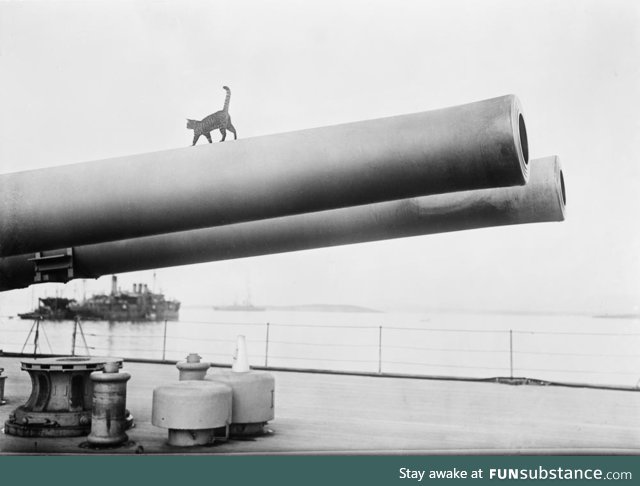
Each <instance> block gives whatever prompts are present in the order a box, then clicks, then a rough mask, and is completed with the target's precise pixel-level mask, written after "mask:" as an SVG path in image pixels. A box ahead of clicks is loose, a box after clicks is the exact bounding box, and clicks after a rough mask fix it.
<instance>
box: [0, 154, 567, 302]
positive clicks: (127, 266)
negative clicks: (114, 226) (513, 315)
mask: <svg viewBox="0 0 640 486" xmlns="http://www.w3.org/2000/svg"><path fill="white" fill-rule="evenodd" d="M530 167H531V170H530V173H531V177H530V180H529V182H528V183H527V185H525V186H514V187H505V188H498V189H479V190H474V191H464V192H455V193H450V194H440V195H433V196H423V197H419V198H411V199H403V200H397V201H390V202H383V203H376V204H370V205H365V206H356V207H349V208H342V209H334V210H328V211H321V212H315V213H307V214H303V215H294V216H286V217H280V218H273V219H268V220H261V221H250V222H245V223H237V224H232V225H227V226H217V227H212V228H205V229H197V230H190V231H183V232H176V233H170V234H165V235H156V236H148V237H141V238H134V239H128V240H122V241H116V242H108V243H100V244H94V245H85V246H78V247H74V248H70V249H68V251H67V250H60V251H58V252H57V254H58V257H62V258H67V261H68V262H69V266H68V267H67V270H70V271H71V272H70V274H69V273H65V275H68V276H67V278H64V279H63V280H69V279H71V278H97V277H100V276H101V275H106V274H111V273H120V272H128V271H134V270H147V269H152V268H158V267H167V266H175V265H187V264H192V263H202V262H207V261H216V260H226V259H233V258H242V257H249V256H256V255H266V254H272V253H282V252H288V251H296V250H305V249H311V248H320V247H329V246H335V245H345V244H351V243H362V242H367V241H376V240H385V239H390V238H400V237H408V236H419V235H428V234H434V233H443V232H450V231H460V230H468V229H477V228H487V227H493V226H503V225H513V224H525V223H540V222H551V221H563V220H564V214H565V203H566V193H565V187H564V177H563V174H562V170H561V168H560V163H559V160H558V157H555V156H554V157H547V158H543V159H536V160H532V161H531V163H530ZM55 254H56V252H50V253H48V254H45V255H44V257H45V259H44V261H45V262H46V261H47V259H46V257H47V256H48V257H50V258H53V257H54V256H55ZM33 260H34V259H33V254H25V255H18V256H11V257H7V258H0V290H9V289H13V288H20V287H26V286H28V285H30V284H32V283H34V281H36V280H35V279H34V277H35V276H36V275H37V274H38V266H37V265H38V262H34V261H33ZM50 270H51V271H55V267H53V266H52V267H50ZM44 275H46V273H45V271H44V270H43V271H42V272H40V279H41V281H42V280H46V279H44V278H43V276H44Z"/></svg>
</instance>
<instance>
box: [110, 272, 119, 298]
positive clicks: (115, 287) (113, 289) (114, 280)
mask: <svg viewBox="0 0 640 486" xmlns="http://www.w3.org/2000/svg"><path fill="white" fill-rule="evenodd" d="M117 293H118V277H116V276H115V275H112V276H111V295H116V294H117Z"/></svg>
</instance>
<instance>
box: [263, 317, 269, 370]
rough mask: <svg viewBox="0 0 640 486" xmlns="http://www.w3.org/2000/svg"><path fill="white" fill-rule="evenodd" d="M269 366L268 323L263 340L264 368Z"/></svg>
mask: <svg viewBox="0 0 640 486" xmlns="http://www.w3.org/2000/svg"><path fill="white" fill-rule="evenodd" d="M267 366H269V323H268V322H267V336H266V338H265V346H264V367H265V368H266V367H267Z"/></svg>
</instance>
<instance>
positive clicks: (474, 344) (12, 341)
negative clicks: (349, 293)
mask: <svg viewBox="0 0 640 486" xmlns="http://www.w3.org/2000/svg"><path fill="white" fill-rule="evenodd" d="M18 323H19V325H18ZM240 334H242V335H245V336H246V340H247V343H248V347H249V349H248V354H249V357H250V364H251V365H252V366H254V367H261V368H266V369H269V368H272V369H294V370H322V371H337V372H356V373H367V374H379V375H385V374H394V375H397V374H401V375H402V374H404V375H412V376H415V375H417V376H430V377H434V376H437V377H451V378H477V379H482V378H493V377H504V378H509V379H521V378H527V379H535V380H541V381H542V380H547V381H554V382H564V383H584V384H592V385H607V386H622V387H629V388H638V387H640V353H638V352H635V350H637V349H639V348H638V346H637V345H638V344H640V333H633V332H627V333H616V332H580V331H560V330H558V331H544V330H522V329H506V330H505V329H494V330H491V329H489V330H486V329H482V330H480V329H452V328H436V327H422V326H420V327H410V326H407V327H402V326H398V327H396V326H383V325H378V326H373V325H369V326H367V325H358V326H356V325H317V324H314V325H306V324H291V323H279V322H183V321H180V322H167V321H165V322H159V323H136V324H135V325H131V324H128V323H111V324H109V323H105V322H90V321H89V322H80V321H76V322H71V321H63V322H49V321H40V320H36V321H33V322H29V321H18V320H15V319H13V320H11V319H8V318H6V317H0V349H3V350H4V352H5V353H7V352H12V353H20V354H23V355H30V356H38V355H41V354H55V355H94V356H95V355H111V356H118V357H122V358H124V359H129V360H151V361H153V360H157V361H178V360H182V359H184V358H185V356H186V355H187V354H189V353H192V352H196V353H198V354H200V355H201V356H202V357H203V359H204V360H206V361H211V362H213V363H215V364H220V365H224V364H230V363H231V360H232V356H233V354H234V351H235V343H236V338H237V336H238V335H240ZM630 343H632V344H633V345H630ZM639 389H640V388H639Z"/></svg>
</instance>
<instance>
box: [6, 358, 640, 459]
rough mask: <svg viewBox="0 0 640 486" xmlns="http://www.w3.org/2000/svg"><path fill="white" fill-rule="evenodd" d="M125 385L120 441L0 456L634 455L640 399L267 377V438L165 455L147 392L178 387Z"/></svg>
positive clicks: (13, 401) (14, 445) (168, 374)
mask: <svg viewBox="0 0 640 486" xmlns="http://www.w3.org/2000/svg"><path fill="white" fill-rule="evenodd" d="M0 367H2V368H5V373H4V374H5V375H6V376H7V379H6V382H5V400H7V403H6V404H5V405H3V406H1V407H0V420H2V423H3V424H4V421H5V420H7V418H8V416H9V414H10V413H11V412H12V411H13V409H15V408H16V407H17V406H19V405H22V404H24V403H25V402H26V400H27V398H28V396H29V394H30V391H31V381H30V379H29V376H28V374H27V373H26V372H24V371H21V370H20V359H19V358H5V357H2V358H0ZM124 370H125V371H127V372H129V373H130V374H131V375H132V377H131V380H130V381H129V382H128V387H127V408H128V409H129V410H130V411H131V413H132V414H133V416H134V418H135V427H133V428H132V429H130V430H129V431H128V436H129V442H128V443H126V444H124V445H123V446H121V447H118V448H113V449H91V448H87V447H86V443H85V440H86V439H85V438H84V437H72V438H22V437H14V436H9V435H5V434H2V435H0V453H2V454H105V453H107V454H134V453H145V454H158V453H159V454H250V455H254V454H336V453H337V454H460V453H464V454H521V453H532V454H565V453H566V454H573V453H577V454H591V453H594V454H603V453H604V454H611V453H624V454H629V453H631V454H638V453H640V393H638V392H634V391H622V390H602V389H590V388H575V387H563V386H539V385H522V386H513V385H506V384H500V383H486V382H466V381H449V380H430V379H420V378H395V377H375V376H353V375H335V374H323V373H303V372H284V371H274V372H272V373H273V375H274V377H275V381H276V394H275V398H276V399H275V419H274V420H273V421H272V422H270V423H269V424H268V426H267V429H268V430H269V433H267V434H266V435H263V436H260V437H257V438H254V439H251V440H228V441H226V442H223V441H220V442H218V443H216V444H213V445H211V446H207V447H193V448H180V447H173V446H169V445H168V444H167V430H166V429H161V428H158V427H155V426H153V425H152V424H151V402H152V392H153V389H154V388H155V387H157V386H161V385H164V384H167V383H169V382H173V381H176V380H177V379H178V371H177V369H176V367H175V366H173V365H170V364H155V363H132V362H125V364H124Z"/></svg>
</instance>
